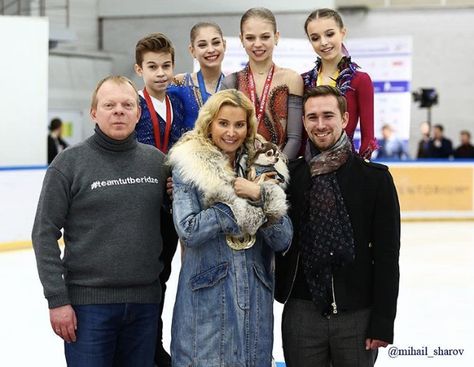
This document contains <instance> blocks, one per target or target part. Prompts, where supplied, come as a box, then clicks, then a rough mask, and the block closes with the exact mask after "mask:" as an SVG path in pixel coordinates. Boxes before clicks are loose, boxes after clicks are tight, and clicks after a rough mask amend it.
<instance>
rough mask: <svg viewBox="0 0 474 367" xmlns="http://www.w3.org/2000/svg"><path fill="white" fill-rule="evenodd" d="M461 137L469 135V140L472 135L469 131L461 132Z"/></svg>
mask: <svg viewBox="0 0 474 367" xmlns="http://www.w3.org/2000/svg"><path fill="white" fill-rule="evenodd" d="M460 134H461V135H467V137H468V138H469V139H471V133H470V132H469V131H468V130H461V132H460Z"/></svg>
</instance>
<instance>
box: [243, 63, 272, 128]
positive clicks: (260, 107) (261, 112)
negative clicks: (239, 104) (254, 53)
mask: <svg viewBox="0 0 474 367" xmlns="http://www.w3.org/2000/svg"><path fill="white" fill-rule="evenodd" d="M247 69H248V76H249V95H250V100H251V101H252V103H253V104H254V106H255V111H256V113H257V122H258V125H259V126H260V124H261V123H262V121H263V116H265V107H266V106H267V101H268V94H269V92H270V85H271V84H272V80H273V72H274V71H275V64H273V65H272V67H271V69H270V70H269V71H268V74H267V79H265V84H264V85H263V90H262V95H261V97H260V103H257V90H256V87H255V79H254V78H253V74H252V70H250V64H247Z"/></svg>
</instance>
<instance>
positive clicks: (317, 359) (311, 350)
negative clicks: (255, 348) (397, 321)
mask: <svg viewBox="0 0 474 367" xmlns="http://www.w3.org/2000/svg"><path fill="white" fill-rule="evenodd" d="M369 318H370V310H369V309H363V310H357V311H347V312H341V313H339V314H337V315H334V316H333V315H331V316H330V317H324V316H322V315H321V311H320V310H318V309H317V308H316V307H315V305H314V304H313V302H312V301H307V300H302V299H297V298H290V299H289V300H288V302H287V303H286V304H285V307H284V309H283V317H282V338H283V352H284V355H285V362H286V365H287V367H373V366H374V363H375V359H376V358H377V351H376V350H365V338H366V335H367V334H366V333H367V328H368V325H369Z"/></svg>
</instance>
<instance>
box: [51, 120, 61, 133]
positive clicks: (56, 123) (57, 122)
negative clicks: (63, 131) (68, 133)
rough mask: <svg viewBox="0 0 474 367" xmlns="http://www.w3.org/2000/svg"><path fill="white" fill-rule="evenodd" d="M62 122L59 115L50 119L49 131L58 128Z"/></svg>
mask: <svg viewBox="0 0 474 367" xmlns="http://www.w3.org/2000/svg"><path fill="white" fill-rule="evenodd" d="M62 124H63V122H62V121H61V119H60V118H59V117H55V118H54V119H52V120H51V122H50V123H49V131H54V130H56V129H57V128H60V127H61V126H62Z"/></svg>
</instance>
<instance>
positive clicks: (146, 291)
mask: <svg viewBox="0 0 474 367" xmlns="http://www.w3.org/2000/svg"><path fill="white" fill-rule="evenodd" d="M139 117H140V107H139V104H138V94H137V92H136V89H135V87H134V86H133V84H132V83H131V82H130V81H129V80H128V79H126V78H124V77H108V78H105V79H104V80H102V81H101V82H99V84H98V86H97V88H96V90H95V92H94V94H93V98H92V105H91V118H92V120H93V121H94V122H95V123H96V127H95V133H94V135H93V136H91V137H90V138H88V139H87V140H85V141H84V142H83V143H80V144H78V145H76V146H74V147H71V148H69V149H67V150H65V151H63V152H62V153H61V154H59V155H58V156H57V157H56V159H55V160H54V161H53V162H52V164H51V165H50V166H49V168H48V170H47V172H46V176H45V179H44V182H43V188H42V191H41V196H40V199H39V203H38V209H37V213H36V218H35V223H34V227H33V234H32V238H33V247H34V250H35V254H36V260H37V265H38V272H39V276H40V279H41V282H42V284H43V288H44V294H45V297H46V299H47V301H48V305H49V309H50V319H51V326H52V328H53V330H54V332H55V333H56V334H57V335H59V336H60V337H61V338H63V339H64V341H65V354H66V360H67V363H68V366H88V367H94V366H113V365H120V366H130V367H131V366H153V354H154V347H155V339H156V325H157V315H158V303H159V301H160V298H161V288H160V282H159V275H160V272H161V269H162V265H161V263H160V261H159V256H160V253H161V250H162V240H161V230H160V208H161V206H162V204H163V200H164V195H165V194H164V193H165V186H166V172H165V168H164V165H163V160H164V155H163V154H162V153H161V152H160V151H158V150H157V149H154V148H152V147H150V146H146V145H144V144H140V143H137V141H136V139H135V133H134V129H135V125H136V123H137V121H138V119H139ZM62 230H64V235H63V238H64V244H65V248H64V255H63V256H61V251H60V247H59V245H58V240H59V238H60V237H61V235H62V233H61V231H62Z"/></svg>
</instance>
